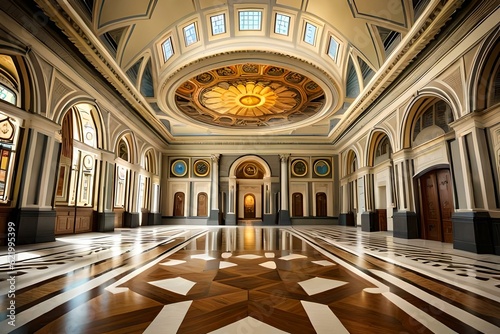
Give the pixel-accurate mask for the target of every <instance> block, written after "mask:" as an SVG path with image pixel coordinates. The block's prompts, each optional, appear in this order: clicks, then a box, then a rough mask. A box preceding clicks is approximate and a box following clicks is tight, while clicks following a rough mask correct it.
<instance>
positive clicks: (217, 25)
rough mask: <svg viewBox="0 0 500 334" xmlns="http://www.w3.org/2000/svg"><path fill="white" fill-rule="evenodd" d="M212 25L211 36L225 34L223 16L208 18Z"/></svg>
mask: <svg viewBox="0 0 500 334" xmlns="http://www.w3.org/2000/svg"><path fill="white" fill-rule="evenodd" d="M210 22H211V23H212V35H214V36H215V35H220V34H224V33H225V32H226V19H225V15H224V14H219V15H215V16H211V17H210Z"/></svg>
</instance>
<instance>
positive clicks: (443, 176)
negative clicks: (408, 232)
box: [420, 169, 453, 242]
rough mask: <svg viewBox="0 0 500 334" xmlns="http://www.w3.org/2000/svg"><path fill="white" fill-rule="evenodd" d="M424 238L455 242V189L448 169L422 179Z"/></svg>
mask: <svg viewBox="0 0 500 334" xmlns="http://www.w3.org/2000/svg"><path fill="white" fill-rule="evenodd" d="M420 190H421V198H420V203H421V218H422V222H421V226H422V238H423V239H428V240H436V241H444V242H453V226H452V222H451V215H452V213H453V189H452V185H451V176H450V171H449V170H448V169H439V170H434V171H431V172H428V173H426V174H424V175H423V176H422V177H420Z"/></svg>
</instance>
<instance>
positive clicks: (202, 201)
mask: <svg viewBox="0 0 500 334" xmlns="http://www.w3.org/2000/svg"><path fill="white" fill-rule="evenodd" d="M196 215H197V216H198V217H205V216H208V195H207V194H206V193H199V194H198V210H197V212H196Z"/></svg>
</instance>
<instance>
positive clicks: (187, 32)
mask: <svg viewBox="0 0 500 334" xmlns="http://www.w3.org/2000/svg"><path fill="white" fill-rule="evenodd" d="M197 41H198V34H197V33H196V25H195V24H194V22H193V23H191V24H190V25H188V26H186V27H184V44H185V45H186V46H190V45H191V44H193V43H196V42H197Z"/></svg>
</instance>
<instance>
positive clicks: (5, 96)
mask: <svg viewBox="0 0 500 334" xmlns="http://www.w3.org/2000/svg"><path fill="white" fill-rule="evenodd" d="M0 100H3V101H6V102H9V103H10V104H13V105H16V103H17V96H16V94H15V93H14V91H13V90H11V89H9V88H7V87H6V86H5V85H3V84H1V83H0Z"/></svg>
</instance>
